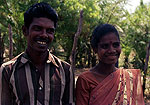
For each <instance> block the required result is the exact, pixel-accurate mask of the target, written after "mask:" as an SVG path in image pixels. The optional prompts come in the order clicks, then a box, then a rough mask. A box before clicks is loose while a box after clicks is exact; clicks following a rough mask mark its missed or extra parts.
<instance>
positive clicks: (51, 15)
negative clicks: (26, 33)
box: [24, 2, 58, 28]
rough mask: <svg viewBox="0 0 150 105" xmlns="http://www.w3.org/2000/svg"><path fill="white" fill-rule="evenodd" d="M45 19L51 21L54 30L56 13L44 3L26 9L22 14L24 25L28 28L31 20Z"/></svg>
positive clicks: (56, 19)
mask: <svg viewBox="0 0 150 105" xmlns="http://www.w3.org/2000/svg"><path fill="white" fill-rule="evenodd" d="M40 17H45V18H48V19H51V20H52V21H53V22H54V27H55V28H56V25H57V21H58V15H57V13H56V11H55V10H54V9H53V8H52V7H51V6H50V5H49V4H48V3H45V2H41V3H37V4H34V5H32V6H31V7H29V8H28V10H27V11H26V12H25V13H24V24H25V26H26V27H27V28H29V26H30V24H31V23H32V21H33V18H40Z"/></svg>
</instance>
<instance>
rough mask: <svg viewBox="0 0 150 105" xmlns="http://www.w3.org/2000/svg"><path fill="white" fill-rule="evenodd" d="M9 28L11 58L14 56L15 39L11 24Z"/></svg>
mask: <svg viewBox="0 0 150 105" xmlns="http://www.w3.org/2000/svg"><path fill="white" fill-rule="evenodd" d="M8 28H9V59H12V58H13V39H12V28H11V25H10V24H9V25H8Z"/></svg>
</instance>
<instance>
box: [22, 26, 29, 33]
mask: <svg viewBox="0 0 150 105" xmlns="http://www.w3.org/2000/svg"><path fill="white" fill-rule="evenodd" d="M22 31H23V34H24V36H28V34H29V30H28V28H27V27H26V26H25V25H23V26H22Z"/></svg>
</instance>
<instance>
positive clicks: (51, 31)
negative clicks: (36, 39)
mask: <svg viewBox="0 0 150 105" xmlns="http://www.w3.org/2000/svg"><path fill="white" fill-rule="evenodd" d="M46 32H47V33H50V34H53V33H54V32H55V29H54V28H48V29H47V30H46Z"/></svg>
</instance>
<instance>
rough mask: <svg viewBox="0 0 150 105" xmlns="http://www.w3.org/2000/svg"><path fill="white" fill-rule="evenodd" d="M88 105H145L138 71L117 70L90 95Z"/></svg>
mask: <svg viewBox="0 0 150 105" xmlns="http://www.w3.org/2000/svg"><path fill="white" fill-rule="evenodd" d="M89 105H145V104H144V99H143V92H142V86H141V76H140V70H136V69H118V70H117V71H115V72H113V73H111V74H110V75H109V76H107V77H106V78H105V79H104V80H103V81H102V82H101V83H99V85H98V86H97V87H96V88H95V89H94V90H92V92H91V93H90V100H89Z"/></svg>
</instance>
